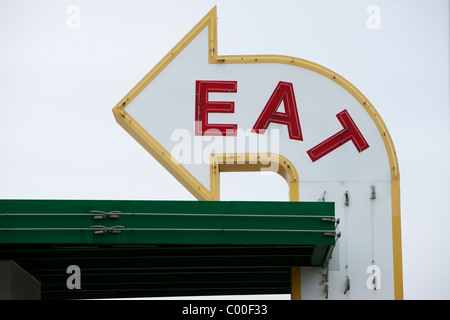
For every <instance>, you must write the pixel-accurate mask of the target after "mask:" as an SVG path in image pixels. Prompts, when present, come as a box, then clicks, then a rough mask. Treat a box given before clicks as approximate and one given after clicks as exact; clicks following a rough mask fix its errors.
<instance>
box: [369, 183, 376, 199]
mask: <svg viewBox="0 0 450 320" xmlns="http://www.w3.org/2000/svg"><path fill="white" fill-rule="evenodd" d="M370 189H372V195H371V196H370V200H375V199H376V198H377V193H376V191H375V186H371V187H370Z"/></svg>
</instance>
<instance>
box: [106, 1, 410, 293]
mask: <svg viewBox="0 0 450 320" xmlns="http://www.w3.org/2000/svg"><path fill="white" fill-rule="evenodd" d="M206 27H208V38H209V44H208V46H209V47H208V50H209V55H208V56H209V63H211V64H213V63H214V64H222V63H224V64H226V63H230V64H236V63H282V64H288V65H292V66H296V67H300V68H305V69H308V70H311V71H313V72H316V73H319V74H321V75H323V76H325V77H327V78H329V79H330V80H332V81H335V82H336V83H337V84H339V85H340V86H341V87H342V88H344V89H345V90H346V91H347V92H349V93H350V94H351V95H352V96H353V97H354V98H355V99H356V100H357V101H358V102H359V103H360V104H361V106H362V107H363V108H364V109H365V110H366V111H367V113H368V114H369V116H370V117H371V119H372V121H373V122H374V123H375V125H376V126H377V128H378V131H379V133H380V135H381V138H382V139H383V142H384V145H385V147H386V152H387V156H388V159H389V164H390V172H391V203H392V232H393V251H394V291H395V292H394V297H395V299H403V275H402V250H401V220H400V182H399V180H400V175H399V168H398V160H397V154H396V151H395V148H394V144H393V142H392V139H391V136H390V134H389V132H388V130H387V128H386V125H385V124H384V122H383V120H382V119H381V117H380V115H379V114H378V112H377V111H376V109H375V108H374V107H373V106H372V104H371V103H370V102H369V100H368V99H367V98H366V97H365V96H364V95H363V94H362V93H361V92H360V91H359V90H358V89H357V88H356V87H355V86H353V85H352V84H351V83H350V82H349V81H347V80H346V79H345V78H344V77H342V76H340V75H338V74H337V73H335V72H333V71H332V70H330V69H328V68H325V67H323V66H321V65H319V64H316V63H313V62H311V61H307V60H304V59H299V58H295V57H289V56H282V55H242V56H237V55H236V56H229V55H228V56H219V55H217V9H216V7H214V8H212V9H211V10H210V11H209V12H208V13H207V14H206V15H205V16H204V17H203V19H201V20H200V21H199V22H198V23H197V24H196V25H195V27H194V28H193V29H192V30H191V31H190V32H188V34H187V35H186V36H185V37H184V38H183V39H181V41H180V42H178V44H177V45H176V46H175V47H174V48H173V49H172V50H171V51H170V52H169V53H168V54H166V56H165V57H164V58H163V59H162V60H161V61H160V62H159V63H158V64H157V65H156V66H155V67H154V68H153V69H152V70H151V71H150V72H149V73H148V74H147V75H146V76H145V77H144V78H143V79H142V80H141V81H139V83H138V84H137V85H136V86H135V87H134V88H133V89H132V90H131V91H130V92H129V93H128V94H127V95H126V96H125V97H124V98H123V99H122V100H121V101H120V102H119V103H118V104H117V105H116V106H115V107H114V108H113V113H114V116H115V118H116V121H117V122H118V123H119V124H120V125H121V126H122V127H123V128H124V129H125V130H126V131H127V132H128V133H129V134H130V135H131V136H132V137H133V138H134V139H135V140H136V141H137V142H139V143H140V144H141V145H142V146H143V147H144V148H145V149H146V150H147V151H148V152H149V153H150V154H151V155H152V156H153V157H154V158H155V159H156V160H157V161H158V162H159V163H160V164H161V165H162V166H163V167H164V168H165V169H166V170H168V171H169V172H170V173H171V174H172V175H173V176H174V177H175V178H176V179H177V180H178V181H179V182H180V183H181V184H182V185H183V186H184V187H185V188H186V189H187V190H188V191H189V192H190V193H191V194H192V195H193V196H194V197H195V198H196V199H198V200H218V194H219V184H218V181H219V180H218V172H220V170H221V168H222V164H220V166H221V168H217V169H218V171H216V172H217V173H213V167H214V165H213V163H211V176H212V177H214V178H213V179H211V190H208V189H207V188H205V187H204V186H203V185H202V184H201V183H200V182H199V181H198V180H197V179H196V178H195V177H194V176H192V174H191V173H190V172H189V171H187V170H186V169H185V168H184V167H183V166H182V165H181V164H180V163H179V162H177V161H176V160H174V158H173V157H172V156H171V155H170V153H169V152H168V151H167V150H165V149H164V147H162V146H161V144H160V143H159V142H157V141H156V140H155V139H154V138H153V137H152V136H151V135H150V134H149V133H148V132H146V131H145V130H144V129H143V128H142V127H141V126H140V125H139V124H138V123H137V122H136V121H135V120H134V119H133V117H132V116H131V115H129V114H128V113H127V112H126V111H125V108H126V107H127V105H128V104H129V103H130V102H131V101H132V100H133V99H134V98H135V97H136V96H137V95H138V94H139V93H140V92H141V91H142V90H143V89H144V88H145V87H146V86H147V85H148V84H149V83H150V82H151V81H152V80H153V79H155V78H156V77H157V76H158V74H159V73H160V72H161V71H162V70H163V69H164V68H165V67H166V66H167V65H168V64H169V63H170V62H171V61H172V60H173V59H174V58H175V57H176V56H177V55H178V54H179V53H180V52H181V51H183V49H184V48H185V47H186V46H187V45H188V44H189V43H190V42H191V41H192V40H193V39H194V38H195V37H197V35H198V34H199V33H200V32H201V31H202V30H204V28H206ZM241 168H242V167H241ZM249 169H252V168H250V167H249ZM222 170H230V171H231V169H230V167H228V168H226V167H224V168H222ZM290 187H291V186H290ZM296 188H297V190H296V191H293V190H291V196H290V197H291V200H292V199H293V198H292V197H294V198H295V196H292V193H296V194H298V183H297V187H296ZM296 198H297V200H295V201H298V196H297V197H296Z"/></svg>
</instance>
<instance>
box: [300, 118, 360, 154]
mask: <svg viewBox="0 0 450 320" xmlns="http://www.w3.org/2000/svg"><path fill="white" fill-rule="evenodd" d="M336 117H337V118H338V120H339V122H340V123H341V124H342V126H343V127H344V129H343V130H341V131H339V132H338V133H336V134H335V135H333V136H331V137H329V138H328V139H326V140H325V141H323V142H321V143H319V144H318V145H317V146H315V147H314V148H312V149H310V150H308V151H306V152H307V153H308V155H309V157H310V158H311V160H312V161H313V162H315V161H317V160H319V159H320V158H322V157H323V156H325V155H327V154H328V153H330V152H331V151H333V150H335V149H337V148H339V147H340V146H342V145H343V144H344V143H346V142H348V141H351V142H353V144H354V145H355V147H356V149H357V150H358V152H362V151H364V150H366V149H367V148H368V147H369V144H368V143H367V141H366V139H364V137H363V135H362V134H361V132H360V131H359V129H358V127H357V126H356V124H355V122H353V119H352V118H351V117H350V114H349V113H348V111H347V110H344V111H341V112H340V113H338V114H337V115H336Z"/></svg>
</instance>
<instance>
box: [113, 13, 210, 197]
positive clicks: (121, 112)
mask: <svg viewBox="0 0 450 320" xmlns="http://www.w3.org/2000/svg"><path fill="white" fill-rule="evenodd" d="M216 17H217V14H216V7H214V8H213V9H211V10H210V12H208V14H206V15H205V16H204V17H203V19H201V20H200V21H199V22H198V23H197V24H196V25H195V27H194V28H192V30H191V31H190V32H189V33H188V34H187V35H186V36H185V37H184V38H183V39H181V41H179V42H178V43H177V45H176V46H175V47H174V48H173V49H172V50H170V51H169V53H167V54H166V55H165V56H164V58H163V59H162V60H161V61H160V62H159V63H158V64H157V65H156V66H155V67H154V68H153V69H152V70H151V71H150V72H149V73H147V74H146V75H145V76H144V78H142V80H141V81H139V82H138V83H137V84H136V85H135V86H134V87H133V89H131V91H130V92H129V93H128V94H127V95H126V96H125V97H124V98H123V99H122V100H120V102H119V103H118V104H117V105H116V106H115V107H114V108H113V113H114V116H115V118H116V121H117V122H118V123H119V124H120V125H121V126H122V127H123V128H124V129H125V131H127V132H128V133H129V134H130V135H131V136H132V137H133V138H134V139H135V140H136V141H137V142H139V143H140V144H141V145H142V146H143V147H144V148H145V149H146V150H147V151H148V152H149V153H150V154H151V155H152V156H153V157H154V158H155V159H156V160H157V161H158V162H159V163H160V164H161V165H162V166H163V167H164V168H165V169H166V170H168V171H169V172H170V173H171V174H172V175H173V176H174V177H175V178H176V179H177V180H178V181H179V182H180V183H181V184H182V185H183V186H184V187H185V188H186V189H187V190H188V191H189V192H190V193H191V194H192V195H193V196H194V197H195V198H196V199H198V200H212V193H211V192H210V191H209V190H208V189H207V188H206V187H205V186H204V185H203V184H202V183H201V182H200V181H198V179H196V178H195V177H194V176H193V175H192V174H191V173H190V172H189V171H188V170H187V169H185V168H184V166H182V165H181V164H180V163H178V162H177V161H176V160H175V159H174V158H173V157H172V156H171V155H170V153H169V152H168V151H167V150H165V149H164V147H163V146H162V145H161V144H160V143H159V142H158V141H156V139H155V138H153V136H151V135H150V134H149V133H148V132H147V131H146V130H145V129H144V128H143V127H142V126H141V125H140V124H139V123H138V122H137V121H136V120H134V119H133V117H132V116H131V115H130V114H128V113H127V112H126V110H125V109H126V107H127V105H128V104H129V103H130V102H131V101H133V99H134V98H135V97H136V96H137V95H139V93H141V92H142V90H144V88H145V87H146V86H147V85H148V84H149V83H150V82H151V81H153V79H155V78H156V77H157V76H158V74H159V73H160V72H161V71H162V70H164V68H165V67H166V66H167V65H168V64H169V63H170V62H172V60H173V59H175V57H176V56H177V55H178V54H180V52H181V51H183V49H184V48H185V47H186V46H187V45H188V44H189V43H190V42H191V41H192V40H193V39H195V37H197V36H198V34H199V33H200V32H201V31H202V30H203V29H204V28H206V27H209V28H208V30H213V29H214V28H215V26H213V25H215V19H216ZM213 36H215V35H213V34H211V35H210V37H211V38H212V37H213Z"/></svg>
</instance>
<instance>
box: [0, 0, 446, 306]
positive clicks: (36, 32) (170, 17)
mask: <svg viewBox="0 0 450 320" xmlns="http://www.w3.org/2000/svg"><path fill="white" fill-rule="evenodd" d="M214 5H217V9H218V37H219V39H218V41H219V50H218V51H219V54H224V55H225V54H282V55H289V56H294V57H299V58H303V59H307V60H310V61H313V62H316V63H319V64H321V65H323V66H325V67H327V68H330V69H331V70H334V71H335V72H337V73H339V74H340V75H342V76H344V77H345V78H346V79H347V80H349V81H350V82H351V83H353V84H354V85H355V86H356V87H357V88H358V89H359V90H360V91H361V92H363V94H364V95H365V96H366V97H367V98H368V99H369V100H370V101H371V103H372V104H373V105H374V106H375V108H376V109H377V110H378V112H379V113H380V115H381V116H382V118H383V120H384V121H385V123H386V125H387V127H388V129H389V131H390V134H391V136H392V138H393V141H394V144H395V147H396V149H397V154H398V159H399V166H400V175H401V197H402V203H401V205H402V207H401V208H402V236H403V272H404V294H405V298H406V299H450V290H449V287H450V273H449V272H448V270H447V269H448V266H449V265H450V263H449V262H450V258H449V255H448V245H449V244H450V241H449V240H448V229H449V226H450V210H449V209H448V201H449V198H450V197H449V195H450V126H449V124H450V113H449V97H450V94H449V1H447V0H431V1H430V0H385V1H380V0H373V1H367V0H345V1H333V0H320V1H299V0H296V1H286V0H279V1H262V0H259V1H242V0H241V1H237V0H227V1H209V0H197V1H193V0H191V1H182V0H178V1H175V0H172V1H143V0H142V1H138V0H132V1H129V0H127V1H125V0H116V1H100V0H96V1H84V0H70V1H69V0H63V1H60V0H58V1H57V0H39V1H31V0H30V1H25V0H19V1H13V0H9V1H7V0H3V1H1V2H0V45H1V49H0V96H1V98H2V101H3V103H2V104H1V106H0V110H1V114H2V121H1V122H0V151H1V156H0V181H1V182H0V198H2V199H149V200H150V199H192V200H193V199H194V198H193V197H192V196H191V195H190V194H189V193H188V192H187V191H186V190H184V188H183V187H182V186H181V185H180V184H179V183H178V182H177V181H176V180H175V179H173V178H172V177H171V176H170V174H169V173H167V172H166V171H165V170H164V169H163V168H162V167H161V166H160V165H159V164H158V163H157V162H156V161H155V160H154V159H153V158H152V157H151V156H150V155H149V154H147V152H146V151H145V150H144V149H143V148H142V147H140V146H139V145H138V144H137V143H136V142H135V141H134V140H133V139H132V138H131V137H130V136H129V135H128V134H127V133H126V132H125V131H124V130H123V129H122V128H121V127H120V126H119V125H118V124H117V123H116V122H115V120H114V117H113V114H112V112H111V109H112V108H113V107H114V105H115V104H116V103H118V102H119V100H120V99H121V98H123V97H124V95H125V94H126V93H128V91H129V90H130V89H131V88H132V87H133V86H134V85H135V84H136V83H137V82H138V81H139V80H140V79H141V78H142V77H143V76H144V75H145V74H146V73H147V72H148V71H149V70H150V69H151V68H152V67H153V66H154V65H155V64H156V63H157V62H158V61H159V60H160V59H161V58H162V57H163V56H164V55H165V54H166V53H167V52H168V51H169V50H170V49H171V48H172V47H173V46H174V45H175V44H176V43H177V42H178V41H179V40H180V39H181V38H182V37H183V36H184V35H185V34H186V33H187V32H188V31H189V30H190V29H191V28H192V27H193V26H194V25H195V24H196V23H197V22H198V21H199V20H200V19H201V18H202V17H203V16H204V14H206V13H207V12H208V11H209V10H210V9H211V8H212V7H213V6H214ZM371 6H372V7H371ZM373 6H376V8H378V9H379V16H378V17H379V18H380V20H379V25H378V26H377V28H374V29H371V28H369V27H370V26H373V20H370V19H371V17H372V15H373V13H374V12H373V11H370V10H369V13H368V11H367V10H368V8H374V7H373ZM77 12H79V19H78V17H77V16H74V14H76V13H77ZM73 19H75V20H73ZM368 20H369V22H368ZM368 23H369V25H368ZM125 167H126V168H127V169H126V170H125V169H124V168H125ZM251 176H252V178H251V179H248V176H246V175H243V174H240V175H236V174H223V177H222V178H221V179H222V180H221V188H222V193H221V198H222V200H258V199H265V200H268V199H271V200H287V198H288V197H287V191H288V188H287V186H286V183H285V181H284V180H283V179H282V178H281V177H279V176H275V175H273V176H269V175H264V176H262V175H260V174H252V175H251ZM250 190H251V191H250Z"/></svg>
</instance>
